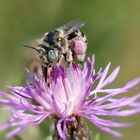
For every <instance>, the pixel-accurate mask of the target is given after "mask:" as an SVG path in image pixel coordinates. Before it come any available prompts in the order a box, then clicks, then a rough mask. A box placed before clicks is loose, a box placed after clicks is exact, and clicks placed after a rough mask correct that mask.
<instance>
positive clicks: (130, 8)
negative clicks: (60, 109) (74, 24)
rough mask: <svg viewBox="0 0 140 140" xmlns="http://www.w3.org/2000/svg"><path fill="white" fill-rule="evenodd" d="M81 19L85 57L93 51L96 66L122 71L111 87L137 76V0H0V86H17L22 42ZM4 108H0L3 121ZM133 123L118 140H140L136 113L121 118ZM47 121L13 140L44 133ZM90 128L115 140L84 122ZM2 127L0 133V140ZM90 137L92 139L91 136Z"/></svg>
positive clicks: (23, 54)
mask: <svg viewBox="0 0 140 140" xmlns="http://www.w3.org/2000/svg"><path fill="white" fill-rule="evenodd" d="M73 19H81V20H84V21H86V22H87V24H86V25H85V26H84V28H83V30H84V31H85V33H86V35H87V38H88V50H87V56H91V55H92V54H93V53H94V54H95V56H96V69H99V68H100V67H103V68H104V67H105V65H107V63H108V62H109V61H111V62H112V69H113V68H115V66H117V65H120V66H121V72H120V74H119V77H118V78H117V80H116V81H115V82H114V84H112V86H115V87H116V86H120V85H122V84H124V83H126V82H127V81H128V80H131V79H132V78H135V77H137V76H140V1H139V0H77V1H76V0H69V1H68V0H0V89H1V90H4V91H7V89H6V86H7V85H22V84H23V81H24V80H23V79H25V71H24V67H27V68H29V64H28V63H29V61H30V60H28V59H30V57H29V58H28V56H29V55H27V53H28V51H29V49H28V48H22V44H25V43H28V42H32V40H34V39H35V38H37V37H39V36H42V35H43V34H44V33H45V32H47V31H51V30H52V29H53V28H56V27H58V26H59V25H62V24H64V23H66V22H67V21H69V20H73ZM8 115H9V113H7V112H3V111H0V123H1V124H2V123H3V122H4V121H5V120H6V119H7V118H8ZM131 120H134V121H135V122H136V125H135V126H132V127H130V128H123V129H120V131H121V132H122V133H123V134H124V137H123V138H122V140H139V139H140V115H137V116H135V117H131V118H125V119H123V121H131ZM49 122H50V120H49V121H47V122H46V123H45V124H44V125H41V126H40V127H29V128H27V129H26V130H25V131H23V132H22V133H21V134H20V135H19V137H15V138H13V140H20V139H23V140H30V139H32V140H39V139H44V140H46V139H47V138H45V137H46V136H47V135H48V133H49V127H50V123H49ZM89 128H90V131H91V132H92V134H93V135H96V139H98V137H100V140H112V139H113V140H117V139H116V138H114V137H112V136H111V135H109V134H106V133H104V132H101V131H100V130H98V129H97V128H95V127H94V126H93V125H91V124H89ZM4 133H5V131H4V132H0V139H1V140H3V139H5V138H4ZM93 140H94V138H93Z"/></svg>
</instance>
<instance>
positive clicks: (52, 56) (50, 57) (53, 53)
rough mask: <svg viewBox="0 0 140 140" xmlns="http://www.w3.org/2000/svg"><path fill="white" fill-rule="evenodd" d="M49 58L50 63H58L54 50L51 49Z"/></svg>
mask: <svg viewBox="0 0 140 140" xmlns="http://www.w3.org/2000/svg"><path fill="white" fill-rule="evenodd" d="M47 57H48V61H49V62H54V61H56V59H57V56H56V53H55V51H54V50H52V49H50V50H49V51H48V54H47Z"/></svg>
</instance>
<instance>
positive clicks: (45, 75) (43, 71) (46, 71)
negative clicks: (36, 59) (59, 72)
mask: <svg viewBox="0 0 140 140" xmlns="http://www.w3.org/2000/svg"><path fill="white" fill-rule="evenodd" d="M42 73H43V77H44V79H45V82H46V83H47V79H48V67H47V66H42Z"/></svg>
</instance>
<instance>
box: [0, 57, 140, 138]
mask: <svg viewBox="0 0 140 140" xmlns="http://www.w3.org/2000/svg"><path fill="white" fill-rule="evenodd" d="M94 63H95V59H94V56H93V57H92V59H89V58H88V62H87V63H86V62H85V63H84V66H83V68H81V67H80V66H78V65H77V64H71V65H70V66H69V67H68V68H64V67H63V66H58V67H56V68H54V69H52V71H51V73H50V84H49V85H48V84H47V83H46V82H45V80H44V78H43V77H40V78H37V77H36V76H35V75H33V74H32V73H31V72H29V71H27V73H28V76H29V78H30V81H29V82H27V83H26V85H25V87H9V88H10V90H11V92H12V94H8V93H5V92H0V95H1V96H3V97H4V98H5V99H2V98H1V99H0V103H2V104H5V105H7V106H8V107H7V108H5V109H7V110H9V111H12V117H11V118H10V119H9V120H8V121H7V122H6V123H5V124H4V125H1V126H0V130H3V129H6V128H9V127H16V128H15V129H14V130H12V131H10V132H9V133H7V135H6V136H7V137H12V136H14V135H16V134H17V133H19V131H21V130H22V129H23V128H25V127H26V126H35V125H39V124H40V123H42V122H43V120H44V119H46V118H47V117H49V116H51V117H54V118H55V119H56V130H57V132H58V136H59V137H60V138H61V139H63V140H65V139H67V135H68V133H69V129H71V128H72V129H73V128H74V127H75V129H77V128H78V127H79V126H78V124H82V123H81V122H80V121H81V118H86V119H87V120H89V121H90V122H92V123H93V124H94V125H95V126H96V127H98V128H99V129H101V130H103V131H105V132H107V133H110V134H112V135H114V136H116V137H121V134H120V133H119V132H117V131H115V130H113V129H111V128H118V127H127V126H130V125H132V124H133V123H119V122H116V119H115V118H116V117H118V116H131V115H134V114H137V113H138V112H140V102H138V100H139V98H140V93H139V94H136V95H133V96H131V97H126V96H125V97H122V96H121V98H120V97H118V96H117V95H123V94H124V93H126V92H129V91H131V90H134V88H135V87H136V85H137V84H138V83H139V82H140V78H136V79H134V80H132V81H130V82H128V83H127V84H125V85H124V86H123V87H121V88H115V89H108V88H105V87H106V86H107V85H109V84H110V83H112V82H113V81H114V79H115V78H116V76H117V75H118V73H119V69H120V67H117V68H115V70H114V71H113V72H112V73H111V74H110V75H109V76H107V74H108V71H109V68H110V65H111V63H109V64H108V65H107V66H106V68H105V69H104V70H103V71H102V70H99V72H97V73H95V71H94ZM95 82H97V84H96V85H97V86H96V87H95V84H94V83H95ZM124 107H128V108H127V109H126V108H124ZM103 116H107V117H109V119H107V118H106V119H105V118H103ZM110 117H112V119H110ZM71 124H73V126H72V125H71ZM74 124H75V125H74Z"/></svg>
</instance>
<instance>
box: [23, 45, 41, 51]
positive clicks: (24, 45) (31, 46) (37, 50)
mask: <svg viewBox="0 0 140 140" xmlns="http://www.w3.org/2000/svg"><path fill="white" fill-rule="evenodd" d="M23 47H27V48H31V49H34V50H36V51H37V52H38V51H39V50H38V49H37V48H35V47H32V46H29V45H25V44H23Z"/></svg>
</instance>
